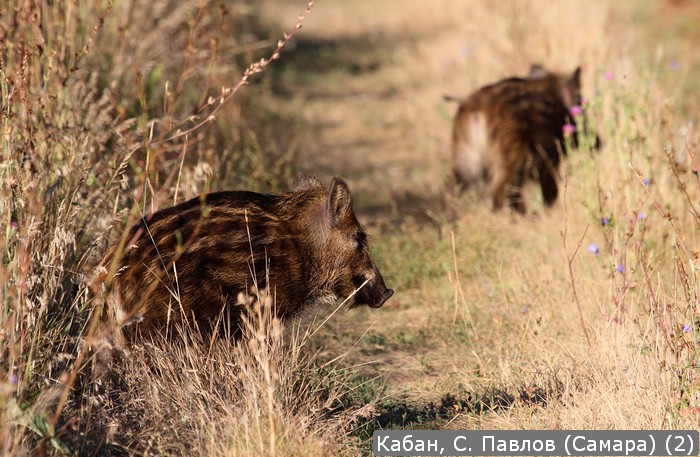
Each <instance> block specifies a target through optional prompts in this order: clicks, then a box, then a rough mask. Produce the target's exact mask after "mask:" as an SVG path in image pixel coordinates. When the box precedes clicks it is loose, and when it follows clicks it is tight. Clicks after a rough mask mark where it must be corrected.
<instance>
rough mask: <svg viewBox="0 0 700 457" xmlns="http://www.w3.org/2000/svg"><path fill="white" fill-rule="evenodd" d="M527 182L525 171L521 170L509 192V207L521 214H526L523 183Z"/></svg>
mask: <svg viewBox="0 0 700 457" xmlns="http://www.w3.org/2000/svg"><path fill="white" fill-rule="evenodd" d="M524 182H525V172H524V170H519V171H518V172H517V173H516V175H515V177H514V178H513V181H512V182H511V185H510V189H509V192H508V206H510V208H511V209H512V210H513V211H515V212H517V213H520V214H524V213H525V202H524V201H523V183H524Z"/></svg>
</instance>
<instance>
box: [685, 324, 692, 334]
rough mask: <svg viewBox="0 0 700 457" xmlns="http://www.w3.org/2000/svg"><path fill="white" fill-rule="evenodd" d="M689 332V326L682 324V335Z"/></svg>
mask: <svg viewBox="0 0 700 457" xmlns="http://www.w3.org/2000/svg"><path fill="white" fill-rule="evenodd" d="M691 330H692V328H691V327H690V324H683V333H690V331H691Z"/></svg>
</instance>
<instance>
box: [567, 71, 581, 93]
mask: <svg viewBox="0 0 700 457" xmlns="http://www.w3.org/2000/svg"><path fill="white" fill-rule="evenodd" d="M569 85H571V87H575V88H577V89H578V88H579V87H581V67H580V66H578V67H576V70H574V72H573V73H571V76H570V77H569Z"/></svg>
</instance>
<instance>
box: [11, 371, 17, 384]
mask: <svg viewBox="0 0 700 457" xmlns="http://www.w3.org/2000/svg"><path fill="white" fill-rule="evenodd" d="M10 383H11V384H12V385H15V386H16V385H17V375H16V374H13V375H12V376H10Z"/></svg>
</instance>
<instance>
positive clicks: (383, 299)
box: [369, 289, 394, 308]
mask: <svg viewBox="0 0 700 457" xmlns="http://www.w3.org/2000/svg"><path fill="white" fill-rule="evenodd" d="M392 295H394V290H393V289H385V290H384V293H382V294H381V296H380V297H379V300H377V301H376V302H374V303H369V307H370V308H381V307H382V305H383V304H384V302H386V301H387V300H388V299H390V298H391V296H392Z"/></svg>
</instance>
